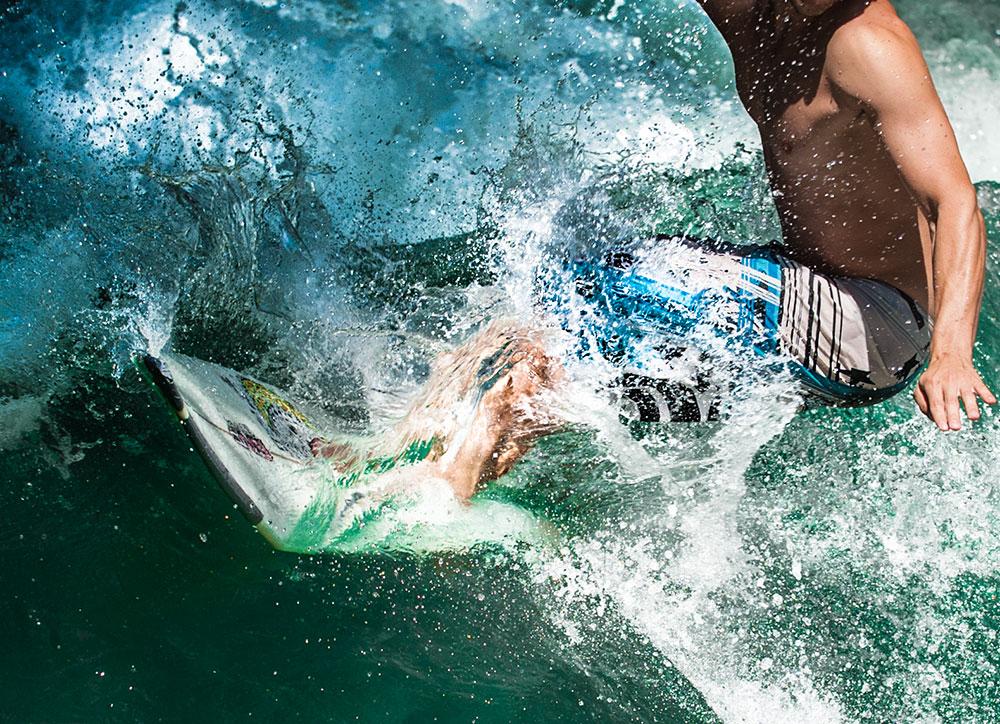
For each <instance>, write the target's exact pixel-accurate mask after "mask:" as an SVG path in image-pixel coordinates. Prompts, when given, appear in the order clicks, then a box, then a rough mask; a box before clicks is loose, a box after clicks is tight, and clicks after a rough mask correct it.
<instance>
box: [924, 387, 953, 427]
mask: <svg viewBox="0 0 1000 724" xmlns="http://www.w3.org/2000/svg"><path fill="white" fill-rule="evenodd" d="M927 405H928V407H929V408H930V415H929V417H930V418H931V419H932V420H934V424H936V425H937V426H938V427H939V428H941V429H942V430H947V429H948V410H947V409H945V406H944V396H943V395H942V394H941V390H940V388H938V389H936V390H933V391H930V392H928V394H927Z"/></svg>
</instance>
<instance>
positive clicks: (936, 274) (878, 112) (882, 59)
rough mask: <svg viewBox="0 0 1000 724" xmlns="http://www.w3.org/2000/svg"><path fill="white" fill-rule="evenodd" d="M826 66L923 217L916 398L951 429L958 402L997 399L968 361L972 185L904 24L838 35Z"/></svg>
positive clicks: (977, 239) (973, 305)
mask: <svg viewBox="0 0 1000 724" xmlns="http://www.w3.org/2000/svg"><path fill="white" fill-rule="evenodd" d="M829 67H830V69H831V78H830V80H831V82H832V83H833V84H834V86H835V87H837V88H839V89H840V90H841V91H842V92H844V93H846V94H847V95H848V96H850V97H852V98H854V99H856V100H857V101H858V102H859V104H860V107H861V109H862V111H863V112H864V113H866V114H867V115H868V116H869V117H870V119H871V121H872V124H873V126H874V127H875V129H876V130H877V131H878V133H879V134H880V136H881V138H882V141H883V143H884V144H885V147H886V149H887V150H888V152H889V154H890V155H891V156H892V159H893V160H894V161H895V163H896V166H897V168H898V169H899V172H900V175H901V176H902V178H903V181H904V182H905V183H906V185H907V187H908V188H909V190H910V193H911V194H912V195H913V198H914V199H915V201H916V203H917V204H918V205H919V206H920V208H921V210H922V211H923V213H924V214H925V216H926V217H927V220H928V222H929V223H930V226H931V232H932V238H933V242H934V253H933V279H932V289H931V290H929V291H930V296H931V299H932V303H931V309H930V310H929V311H930V312H931V314H932V316H933V317H934V320H935V321H934V334H933V337H932V338H931V355H930V362H929V363H928V366H927V369H926V370H925V371H924V373H923V374H922V375H921V377H920V380H919V381H918V383H917V388H916V390H915V391H914V398H915V399H916V402H917V405H918V406H919V407H920V409H921V411H922V412H923V413H924V414H925V415H927V416H928V417H929V418H931V419H932V420H933V421H934V422H935V423H936V424H937V425H938V427H940V428H941V429H942V430H948V429H952V430H958V429H960V428H961V426H962V422H961V416H960V413H959V401H960V400H961V402H962V403H963V404H964V406H965V412H966V415H967V416H968V417H969V419H970V420H975V419H977V418H978V417H979V407H978V404H977V402H976V398H977V396H978V397H980V398H981V399H982V400H983V401H984V402H986V403H988V404H993V403H994V402H996V398H995V397H994V396H993V394H992V393H991V392H990V391H989V389H988V388H987V387H986V385H985V384H984V383H983V381H982V378H981V377H980V376H979V373H978V372H977V371H976V369H975V367H973V364H972V348H973V343H974V342H975V338H976V326H977V323H978V320H979V308H980V304H981V302H982V296H983V282H984V277H985V269H984V268H985V260H986V232H985V226H984V223H983V216H982V213H981V212H980V210H979V205H978V202H977V201H976V191H975V188H974V187H973V186H972V182H971V181H970V179H969V174H968V171H967V170H966V168H965V164H964V163H963V161H962V157H961V155H960V154H959V150H958V143H957V142H956V140H955V134H954V132H953V131H952V128H951V124H950V123H949V122H948V118H947V116H946V115H945V111H944V107H943V106H942V105H941V100H940V99H939V98H938V95H937V92H936V91H935V90H934V85H933V83H932V82H931V77H930V72H929V71H928V69H927V65H926V63H925V62H924V59H923V56H922V54H921V53H920V48H919V46H918V45H917V42H916V39H915V38H913V35H912V34H911V33H910V32H909V30H908V29H907V28H906V27H905V26H904V25H902V23H901V22H899V23H898V24H896V25H893V26H891V27H883V26H865V27H862V28H858V29H854V30H853V31H852V33H851V34H850V35H849V36H845V37H841V38H838V37H837V36H835V37H834V39H833V40H832V41H831V43H830V47H829Z"/></svg>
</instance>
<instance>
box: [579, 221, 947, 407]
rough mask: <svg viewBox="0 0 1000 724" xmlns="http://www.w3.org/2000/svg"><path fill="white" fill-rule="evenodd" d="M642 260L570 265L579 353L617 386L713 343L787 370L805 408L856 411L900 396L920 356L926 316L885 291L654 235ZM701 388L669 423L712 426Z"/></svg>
mask: <svg viewBox="0 0 1000 724" xmlns="http://www.w3.org/2000/svg"><path fill="white" fill-rule="evenodd" d="M647 252H651V253H632V252H610V253H608V254H606V255H605V257H604V258H603V259H602V260H601V261H599V262H597V263H595V262H593V261H588V260H578V261H575V262H572V263H571V264H570V273H571V275H572V277H573V280H574V287H575V290H574V291H575V294H576V295H577V297H579V298H582V300H583V304H579V303H577V305H576V309H577V314H576V323H575V331H576V332H577V333H578V334H579V335H580V339H581V343H582V346H583V348H584V351H585V353H587V352H590V351H592V350H595V349H596V350H597V351H598V352H599V353H600V354H601V355H602V356H603V357H604V358H605V359H608V360H610V361H612V362H614V363H615V364H617V365H619V366H620V367H622V368H623V369H625V370H627V372H626V376H625V378H624V379H625V385H626V386H629V385H630V384H631V385H632V386H635V385H636V384H641V383H642V381H643V380H647V381H648V380H650V379H656V378H663V379H664V380H665V381H666V380H667V379H668V378H669V377H670V375H669V374H667V375H664V373H663V369H664V366H666V367H667V368H669V367H670V364H669V363H670V359H677V358H679V357H680V356H683V355H684V354H687V356H688V357H690V356H691V353H690V349H689V348H691V347H695V348H697V347H701V348H702V351H701V352H699V354H700V355H701V356H702V358H704V357H705V356H706V355H710V354H711V352H710V350H711V349H712V348H715V349H718V347H719V346H720V345H719V340H721V343H722V346H724V347H725V348H727V349H728V350H731V351H732V354H731V355H728V357H729V358H730V359H737V360H744V363H746V360H747V358H748V357H749V358H750V359H751V364H753V362H752V359H757V360H758V362H757V363H756V364H757V366H758V367H760V366H762V365H761V363H760V360H761V359H763V360H766V363H765V365H766V364H780V365H782V366H784V367H785V368H787V369H788V370H789V371H790V372H791V374H792V376H793V378H794V379H795V380H796V381H797V383H798V384H799V386H800V390H799V391H800V392H801V393H802V394H803V397H804V399H805V401H806V404H811V405H816V404H827V405H830V404H834V405H848V406H857V405H867V404H872V403H875V402H878V401H881V400H884V399H887V398H889V397H891V396H892V395H895V394H896V393H897V392H899V391H900V390H902V389H904V388H905V387H906V386H907V385H908V384H909V383H910V382H911V380H912V379H913V378H914V377H915V376H916V375H917V374H918V373H919V372H920V369H921V368H922V367H923V365H924V363H925V362H926V361H927V358H928V356H929V350H930V339H931V330H932V326H933V325H932V321H931V319H930V318H929V317H928V315H927V314H926V313H925V312H924V311H923V310H922V309H921V308H920V306H919V305H918V304H917V303H916V302H915V301H914V300H913V299H911V298H910V297H909V296H907V295H906V294H904V293H903V292H901V291H899V290H898V289H896V288H894V287H892V286H890V285H888V284H885V283H883V282H879V281H875V280H872V279H859V278H848V277H837V276H830V275H826V274H820V273H818V272H815V271H813V270H811V269H810V268H809V267H807V266H805V265H803V264H800V263H798V262H796V261H793V260H791V259H788V258H787V257H785V256H783V255H782V254H781V253H780V251H779V250H778V249H776V248H774V247H750V248H748V247H737V246H732V245H723V244H719V243H717V242H706V241H701V240H693V239H690V238H686V237H662V238H660V239H657V240H656V243H655V245H654V246H653V247H651V248H650V250H647ZM706 330H707V332H708V334H707V336H706ZM712 336H714V337H715V338H716V340H715V341H714V342H713V341H712V339H711V337H712ZM706 342H708V343H707V344H706ZM696 378H697V376H696ZM647 384H648V382H647ZM665 384H666V387H667V388H669V387H670V384H669V382H665ZM707 384H708V383H707V382H704V381H699V380H698V379H695V383H694V387H693V388H691V389H690V392H689V393H688V394H687V398H695V399H694V401H693V406H692V404H684V403H685V402H687V403H691V402H692V400H691V399H686V401H685V400H680V401H678V400H674V401H673V404H672V406H671V407H672V409H671V411H670V414H671V419H685V418H693V419H710V418H711V417H712V416H713V412H717V410H715V411H713V410H712V409H711V405H712V404H715V403H710V404H708V405H706V403H705V401H704V400H703V399H699V395H698V388H699V386H701V387H704V386H707ZM660 387H661V392H662V391H663V387H664V385H660ZM675 387H676V385H675ZM681 387H684V386H683V385H681ZM688 387H689V388H690V387H691V386H690V385H688ZM668 392H669V389H668ZM673 394H674V396H675V397H676V396H677V394H678V393H677V392H676V391H675V392H674V393H673ZM681 396H682V397H684V395H681ZM685 407H687V408H689V409H687V410H686V411H685V410H684V409H678V408H685ZM647 413H650V411H648V410H647ZM650 414H651V413H650ZM646 416H648V414H647V415H646ZM661 417H662V415H661Z"/></svg>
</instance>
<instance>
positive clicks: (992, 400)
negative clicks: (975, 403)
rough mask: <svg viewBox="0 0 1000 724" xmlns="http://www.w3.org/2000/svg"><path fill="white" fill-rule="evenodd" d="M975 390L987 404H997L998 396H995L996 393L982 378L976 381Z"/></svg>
mask: <svg viewBox="0 0 1000 724" xmlns="http://www.w3.org/2000/svg"><path fill="white" fill-rule="evenodd" d="M975 390H976V394H977V395H979V396H980V397H981V398H982V400H983V402H985V403H986V404H987V405H995V404H997V398H996V396H994V394H993V393H992V392H990V388H989V387H987V386H986V383H985V382H983V381H982V380H981V379H980V380H977V381H976V385H975Z"/></svg>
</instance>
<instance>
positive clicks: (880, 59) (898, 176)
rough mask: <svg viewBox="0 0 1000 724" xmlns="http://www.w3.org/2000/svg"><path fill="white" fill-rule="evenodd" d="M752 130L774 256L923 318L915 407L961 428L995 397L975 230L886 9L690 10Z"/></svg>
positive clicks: (905, 39) (965, 180) (858, 1)
mask: <svg viewBox="0 0 1000 724" xmlns="http://www.w3.org/2000/svg"><path fill="white" fill-rule="evenodd" d="M700 2H701V4H702V6H703V7H704V8H705V10H706V11H707V12H708V14H709V16H710V17H711V18H712V20H713V22H714V23H715V25H716V26H717V27H718V28H719V30H720V32H721V33H722V35H723V37H724V38H725V40H726V42H727V43H728V45H729V47H730V49H731V51H732V53H733V60H734V64H735V68H736V83H737V90H738V92H739V95H740V99H741V100H742V101H743V104H744V106H745V107H746V109H747V111H748V113H749V114H750V116H751V117H752V118H753V120H754V121H755V122H756V123H757V126H758V128H759V130H760V135H761V141H762V145H763V148H764V158H765V161H766V164H767V169H768V175H769V178H770V182H771V187H772V190H773V192H774V199H775V205H776V207H777V210H778V215H779V218H780V220H781V225H782V230H783V234H784V242H785V253H786V254H788V256H790V257H791V258H793V259H795V260H796V261H799V262H801V263H803V264H805V265H807V266H809V267H811V268H813V269H815V270H816V271H819V272H824V273H827V274H832V275H839V276H846V277H861V278H869V279H876V280H878V281H881V282H885V283H887V284H890V285H892V286H894V287H896V288H897V289H899V290H901V291H903V292H904V293H906V294H907V295H909V296H910V297H911V298H912V299H913V300H915V301H916V302H917V303H918V304H920V305H921V307H923V308H924V309H925V310H926V311H927V312H928V313H929V314H930V315H931V316H932V317H933V318H935V323H936V327H935V333H934V337H933V340H932V344H931V360H930V363H929V366H928V369H927V371H926V372H925V373H924V375H923V376H922V377H921V379H920V383H919V384H918V387H917V390H916V392H915V395H914V396H915V398H916V401H917V404H918V405H919V406H920V408H921V410H922V411H923V412H924V413H925V414H927V415H928V417H931V418H932V419H933V420H934V421H935V422H936V423H937V424H938V426H939V427H941V429H949V428H950V429H956V430H957V429H959V428H960V427H961V419H960V416H959V400H961V401H962V403H963V404H964V406H965V409H966V414H967V415H968V417H969V418H970V419H976V418H978V417H979V409H978V405H977V401H976V398H977V396H978V397H981V398H982V399H983V401H985V402H987V403H989V404H992V403H993V402H995V398H994V397H993V395H992V394H991V393H990V391H989V390H988V389H987V388H986V386H985V385H984V384H983V382H982V380H981V379H980V377H979V375H978V373H977V372H976V370H975V368H974V367H973V366H972V345H973V342H974V340H975V330H976V324H977V320H978V316H979V305H980V302H981V298H982V286H983V278H984V263H985V244H986V238H985V231H984V226H983V220H982V215H981V214H980V212H979V208H978V205H977V202H976V197H975V189H974V188H973V186H972V184H971V181H970V179H969V176H968V173H967V171H966V169H965V165H964V163H963V162H962V159H961V156H960V154H959V151H958V145H957V142H956V141H955V136H954V133H953V131H952V129H951V126H950V124H949V122H948V119H947V116H946V115H945V112H944V109H943V107H942V105H941V102H940V100H939V99H938V96H937V93H936V91H935V90H934V87H933V84H932V82H931V79H930V73H929V71H928V69H927V66H926V63H925V62H924V60H923V56H922V55H921V53H920V49H919V46H918V45H917V42H916V39H915V38H914V37H913V34H912V33H911V32H910V30H909V28H908V27H907V26H906V25H905V24H904V23H903V21H902V20H900V18H899V17H898V16H897V15H896V12H895V10H894V9H893V7H892V5H891V4H890V3H889V0H700Z"/></svg>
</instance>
